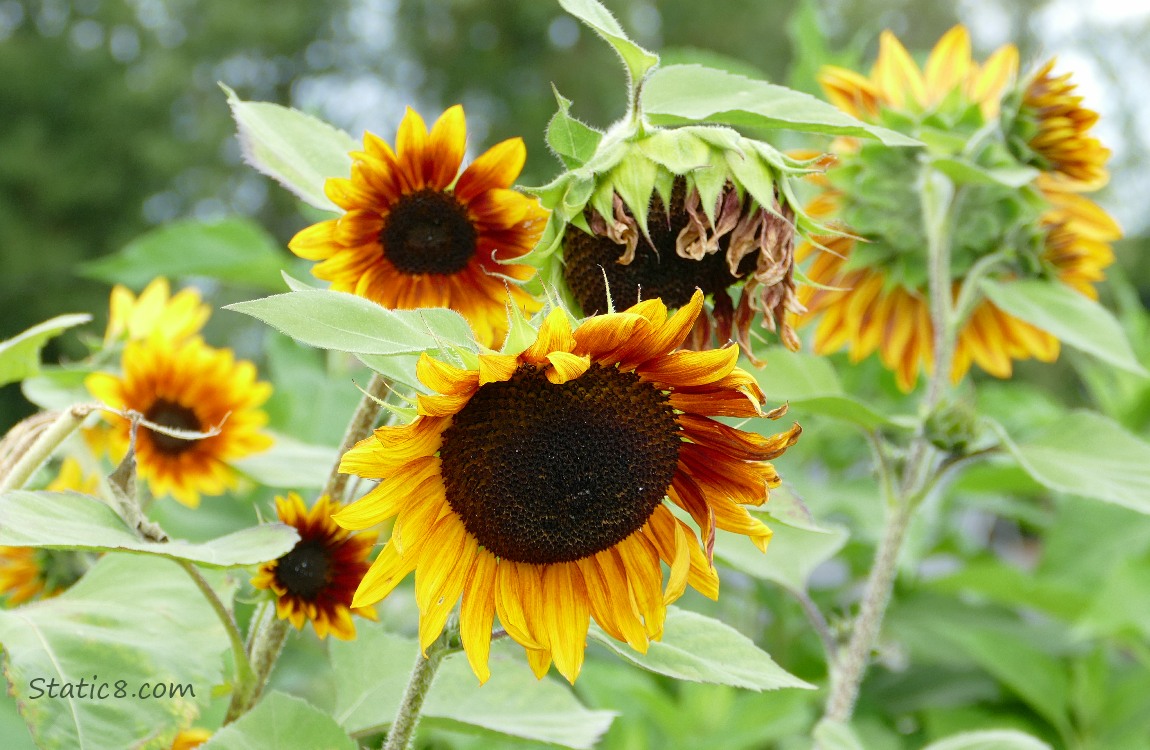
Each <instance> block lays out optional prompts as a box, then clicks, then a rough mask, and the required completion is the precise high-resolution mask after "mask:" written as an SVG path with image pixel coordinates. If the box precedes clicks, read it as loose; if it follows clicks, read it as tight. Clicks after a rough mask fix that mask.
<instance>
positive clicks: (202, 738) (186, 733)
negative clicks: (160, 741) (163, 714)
mask: <svg viewBox="0 0 1150 750" xmlns="http://www.w3.org/2000/svg"><path fill="white" fill-rule="evenodd" d="M211 738H212V733H211V732H209V731H208V730H207V729H198V728H196V729H183V730H180V733H179V734H177V735H176V738H175V739H174V740H172V747H171V750H195V748H197V747H199V746H200V745H202V744H204V743H205V742H207V741H208V740H210V739H211Z"/></svg>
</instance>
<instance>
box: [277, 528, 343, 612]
mask: <svg viewBox="0 0 1150 750" xmlns="http://www.w3.org/2000/svg"><path fill="white" fill-rule="evenodd" d="M276 578H277V579H278V580H279V582H280V585H281V586H283V587H284V588H285V589H287V590H288V593H290V594H293V595H295V596H298V597H299V598H301V599H308V600H310V599H315V598H316V596H318V595H319V592H321V591H323V590H324V588H325V587H326V586H327V585H328V584H329V583H331V557H330V556H329V555H328V552H327V549H326V548H325V547H324V545H323V543H322V542H318V541H307V542H300V543H299V544H297V545H296V546H295V549H293V550H292V551H291V552H289V553H287V554H286V555H284V556H283V557H281V558H280V560H279V564H278V565H276Z"/></svg>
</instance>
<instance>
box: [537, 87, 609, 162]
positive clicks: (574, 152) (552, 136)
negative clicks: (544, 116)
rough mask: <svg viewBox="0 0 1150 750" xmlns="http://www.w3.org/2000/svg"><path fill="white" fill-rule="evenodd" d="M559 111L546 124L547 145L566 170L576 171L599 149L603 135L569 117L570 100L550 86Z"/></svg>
mask: <svg viewBox="0 0 1150 750" xmlns="http://www.w3.org/2000/svg"><path fill="white" fill-rule="evenodd" d="M551 90H552V91H553V92H554V93H555V100H556V102H558V104H559V109H558V110H557V111H556V112H555V114H554V115H552V117H551V120H550V121H549V122H548V123H547V145H548V146H550V147H551V150H552V151H553V152H555V155H556V156H558V157H559V159H560V161H562V162H563V165H564V166H565V167H567V168H568V169H576V168H578V167H581V166H583V165H584V164H586V163H587V160H588V159H590V158H591V157H592V156H594V155H595V151H596V149H598V148H599V142H600V141H602V140H603V133H601V132H600V131H598V130H596V129H595V128H592V127H591V126H589V125H585V124H583V123H582V122H580V121H579V120H576V119H575V118H574V117H571V115H570V114H569V113H570V109H571V100H570V99H568V98H566V97H564V96H563V95H562V94H560V93H559V89H557V88H555V85H554V84H552V85H551Z"/></svg>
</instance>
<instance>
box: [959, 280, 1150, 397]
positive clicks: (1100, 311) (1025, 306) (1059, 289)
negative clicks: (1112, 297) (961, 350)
mask: <svg viewBox="0 0 1150 750" xmlns="http://www.w3.org/2000/svg"><path fill="white" fill-rule="evenodd" d="M980 286H981V288H982V290H983V292H985V293H986V296H987V297H989V298H990V301H991V302H993V303H994V304H995V305H997V306H998V307H1000V308H1002V310H1003V311H1004V312H1007V313H1010V314H1011V315H1013V316H1015V317H1016V318H1021V319H1022V320H1025V321H1026V322H1027V323H1030V324H1031V325H1034V326H1036V327H1038V328H1041V329H1042V330H1044V331H1046V332H1047V333H1050V334H1053V335H1054V336H1055V337H1057V338H1058V339H1059V340H1060V341H1062V342H1063V343H1065V344H1069V345H1070V346H1073V347H1074V348H1076V349H1080V350H1082V351H1084V352H1086V353H1087V354H1092V355H1094V356H1095V357H1097V358H1098V359H1100V360H1102V361H1103V362H1108V363H1110V364H1112V365H1114V366H1115V367H1121V368H1122V369H1123V370H1128V371H1130V372H1133V373H1137V374H1139V375H1146V374H1147V372H1146V369H1145V368H1144V367H1143V366H1142V365H1141V364H1139V362H1138V360H1137V358H1136V357H1135V356H1134V352H1133V351H1132V350H1131V349H1130V342H1129V341H1127V340H1126V335H1125V334H1124V333H1123V332H1122V326H1121V325H1120V324H1119V323H1118V321H1117V320H1115V319H1114V316H1113V315H1111V314H1110V311H1109V310H1107V309H1106V308H1105V307H1103V306H1102V305H1100V304H1098V303H1097V302H1095V301H1093V300H1091V299H1089V298H1087V297H1085V296H1084V295H1082V294H1079V293H1078V292H1076V291H1074V290H1073V289H1071V288H1070V287H1068V286H1067V285H1066V284H1063V283H1061V282H1059V281H1043V280H1041V279H1020V280H1017V281H1008V282H999V281H992V280H990V279H983V280H982V282H981V283H980Z"/></svg>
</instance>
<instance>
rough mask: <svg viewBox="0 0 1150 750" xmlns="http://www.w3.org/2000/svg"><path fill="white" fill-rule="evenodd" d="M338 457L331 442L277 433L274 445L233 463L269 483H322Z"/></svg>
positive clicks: (269, 485)
mask: <svg viewBox="0 0 1150 750" xmlns="http://www.w3.org/2000/svg"><path fill="white" fill-rule="evenodd" d="M350 415H351V413H350V412H349V413H348V416H350ZM336 458H337V456H336V451H335V449H334V448H332V447H330V446H327V445H309V444H307V443H302V442H300V441H298V440H293V439H292V438H289V437H286V436H284V435H275V442H274V443H272V447H271V448H269V449H268V450H266V451H260V452H259V453H255V454H252V455H250V456H246V457H244V458H241V459H238V460H237V461H235V464H234V465H235V467H236V468H237V469H239V470H240V471H241V472H243V473H244V474H247V475H248V476H249V477H251V478H252V479H254V480H255V481H257V482H259V483H260V484H262V485H265V486H267V487H288V488H299V487H322V486H323V485H324V482H326V481H327V477H328V474H329V473H330V472H331V467H332V466H333V465H334V464H335V461H336Z"/></svg>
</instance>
